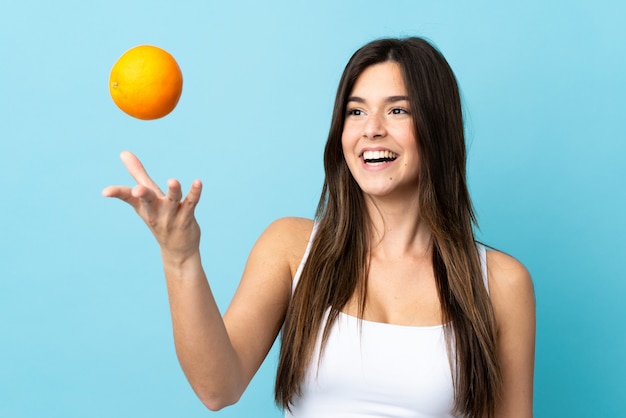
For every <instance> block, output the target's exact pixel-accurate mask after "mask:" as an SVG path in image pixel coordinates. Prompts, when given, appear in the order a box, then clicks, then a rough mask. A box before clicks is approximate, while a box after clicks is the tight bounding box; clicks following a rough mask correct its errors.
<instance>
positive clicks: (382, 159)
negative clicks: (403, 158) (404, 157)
mask: <svg viewBox="0 0 626 418" xmlns="http://www.w3.org/2000/svg"><path fill="white" fill-rule="evenodd" d="M396 158H398V154H396V153H395V152H391V151H387V150H385V151H365V152H363V161H365V164H381V163H387V162H390V161H394V160H395V159H396Z"/></svg>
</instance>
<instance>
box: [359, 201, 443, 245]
mask: <svg viewBox="0 0 626 418" xmlns="http://www.w3.org/2000/svg"><path fill="white" fill-rule="evenodd" d="M366 201H367V208H368V212H369V217H370V219H371V222H372V225H373V228H372V237H371V243H372V248H371V251H372V254H373V255H380V256H385V257H403V256H406V255H413V256H415V255H417V256H425V255H428V254H430V248H431V237H432V235H431V231H430V228H429V227H428V226H427V225H426V223H425V222H424V221H423V219H422V217H421V216H420V210H419V204H418V202H417V198H416V199H413V200H410V201H407V200H406V199H404V200H402V201H398V202H393V201H381V200H380V199H373V198H370V197H366Z"/></svg>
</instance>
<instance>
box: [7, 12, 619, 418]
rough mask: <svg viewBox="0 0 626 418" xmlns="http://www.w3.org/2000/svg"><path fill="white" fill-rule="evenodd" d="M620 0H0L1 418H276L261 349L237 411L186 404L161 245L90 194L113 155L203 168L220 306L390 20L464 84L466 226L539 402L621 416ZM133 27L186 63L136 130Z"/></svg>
mask: <svg viewBox="0 0 626 418" xmlns="http://www.w3.org/2000/svg"><path fill="white" fill-rule="evenodd" d="M547 3H550V4H547ZM625 14H626V6H624V5H623V3H622V2H618V1H601V2H598V1H591V0H586V1H583V0H579V1H567V2H566V1H561V2H558V1H557V2H543V1H539V0H530V1H524V2H517V1H515V2H507V3H506V4H505V2H499V1H472V2H465V1H449V2H426V1H416V0H400V1H396V2H382V1H359V2H352V1H345V2H338V1H335V0H327V1H317V2H302V1H287V0H285V1H274V2H258V1H238V2H230V3H229V2H224V1H219V2H218V1H199V0H198V1H187V2H174V1H168V2H165V1H134V2H128V1H119V0H110V1H107V2H100V3H98V4H87V3H85V2H80V1H70V0H60V1H56V2H43V1H39V2H37V1H33V0H30V1H28V0H24V1H19V2H17V1H14V2H4V3H2V5H0V62H1V65H0V80H1V82H0V126H1V134H0V186H1V188H0V193H1V195H2V196H3V197H2V200H1V202H2V205H1V206H0V207H1V209H0V210H1V211H2V212H1V214H2V216H1V217H0V225H1V228H2V229H1V231H2V240H0V254H1V255H0V267H1V270H0V271H1V273H0V347H1V348H0V352H1V353H2V355H1V356H0V416H6V417H64V418H66V417H112V416H118V417H138V416H150V417H172V416H185V417H201V416H215V417H252V416H254V417H280V416H281V413H280V412H279V411H278V410H276V409H275V407H274V406H273V403H272V392H271V390H272V384H273V377H274V367H275V359H276V351H275V350H274V351H272V353H271V354H270V356H269V358H268V360H267V362H266V363H265V364H264V365H263V367H262V369H261V371H260V372H259V374H258V375H257V376H256V378H255V379H254V381H253V382H252V384H251V386H250V387H249V389H248V391H247V392H246V394H245V395H244V397H243V398H242V400H241V401H240V403H239V404H237V405H236V406H233V407H230V408H227V409H225V410H223V411H221V412H219V413H215V414H211V413H209V412H207V411H206V410H205V409H204V408H203V407H202V405H201V404H200V402H199V401H198V400H197V399H196V398H195V396H194V395H193V393H192V391H191V389H190V388H189V386H188V384H187V383H186V381H185V379H184V377H183V375H182V372H181V371H180V369H179V367H178V364H177V361H176V357H175V354H174V350H173V344H172V336H171V329H170V322H169V321H170V319H169V313H168V307H167V299H166V294H165V285H164V281H163V277H162V271H161V266H160V259H159V252H158V248H157V246H156V244H155V243H154V242H153V239H152V237H151V236H150V234H149V232H148V230H147V229H146V228H145V227H144V225H143V224H142V223H141V222H140V221H139V219H137V218H136V216H135V215H134V214H133V213H132V211H131V210H130V209H129V208H128V207H126V206H125V205H123V204H121V203H120V202H116V201H112V200H106V199H104V198H102V197H101V196H100V190H101V189H102V188H103V187H104V186H106V185H109V184H128V183H130V178H129V176H128V175H127V174H126V173H125V171H124V169H123V167H122V165H121V163H120V162H119V160H118V157H117V156H118V153H119V151H121V150H123V149H130V150H132V151H134V152H135V153H137V154H138V155H139V156H140V157H141V158H142V159H143V160H144V163H145V164H146V166H147V167H148V169H149V170H150V171H151V173H152V175H153V177H154V178H155V180H156V181H157V182H159V183H160V184H163V185H164V184H165V181H166V180H167V178H169V177H172V176H176V177H178V178H179V179H180V180H181V181H182V182H183V184H184V187H185V188H187V187H188V185H189V183H190V182H191V180H193V179H194V178H200V179H202V180H203V181H204V182H205V193H204V196H203V199H202V202H201V204H200V206H199V208H198V217H199V221H200V222H201V225H202V228H203V241H202V251H203V257H204V262H205V265H206V270H207V273H208V275H209V277H210V281H211V283H212V285H213V287H214V290H215V294H216V297H217V298H218V302H219V304H220V306H221V307H222V308H225V307H226V306H227V304H228V302H229V300H230V298H231V296H232V294H233V292H234V290H235V287H236V285H237V282H238V278H239V276H240V274H241V271H242V269H243V264H244V262H245V259H246V257H247V253H248V251H249V249H250V247H251V246H252V244H253V242H254V240H255V239H256V237H257V236H258V235H259V234H260V232H261V231H262V230H263V229H264V228H265V226H266V225H267V224H268V223H269V222H271V221H272V220H273V219H275V218H277V217H281V216H287V215H296V216H309V217H310V216H312V214H313V211H314V208H315V203H316V201H317V196H318V194H319V191H320V186H321V181H322V163H321V154H322V148H323V143H324V140H325V137H326V133H327V129H328V125H329V119H330V111H331V106H332V102H333V95H334V91H335V88H336V85H337V82H338V78H339V75H340V73H341V70H342V69H343V66H344V64H345V62H346V60H347V59H348V58H349V56H350V55H351V53H352V52H353V51H354V50H355V49H356V48H357V47H359V46H360V45H361V44H363V43H365V42H367V41H369V40H371V39H373V38H377V37H382V36H404V35H421V36H426V37H428V38H430V39H432V40H433V41H434V42H435V43H436V44H437V45H438V46H439V47H440V49H441V50H442V51H443V53H444V54H445V55H446V57H447V58H448V60H449V61H450V63H451V65H452V66H453V68H454V70H455V72H456V73H457V76H458V79H459V81H460V84H461V87H462V91H463V96H464V101H465V106H466V109H467V116H468V118H467V131H468V139H469V143H470V155H469V179H470V184H471V190H472V195H473V198H474V202H475V205H476V208H477V211H478V214H479V220H480V226H481V229H480V233H479V235H480V238H481V239H482V240H483V241H485V242H487V243H489V244H491V245H494V246H496V247H498V248H500V249H502V250H504V251H507V252H509V253H511V254H513V255H515V256H516V257H518V258H519V259H520V260H521V261H522V262H524V263H525V264H526V265H527V267H528V268H529V269H530V271H531V273H532V275H533V278H534V282H535V287H536V294H537V313H538V330H537V368H536V385H535V386H536V394H535V399H536V402H535V410H536V416H538V417H591V416H594V417H596V416H597V417H617V416H623V411H624V410H625V409H626V400H625V398H624V396H623V395H624V393H625V390H624V389H625V385H624V383H623V379H622V376H623V375H625V374H626V364H625V361H624V360H623V353H625V352H626V338H625V336H624V335H625V333H624V326H623V324H624V323H625V322H626V308H625V307H624V303H623V299H624V296H626V284H625V282H626V281H625V280H624V279H625V275H626V273H625V271H626V269H625V267H626V265H625V264H626V262H625V261H624V260H625V259H626V249H625V246H624V241H623V237H624V236H625V235H626V221H625V220H624V216H623V212H624V207H625V206H626V192H625V186H626V181H625V180H626V145H625V142H626V141H625V139H626V123H624V116H623V112H624V109H625V108H626V104H625V100H624V97H626V31H625V30H624V29H623V16H624V15H625ZM142 43H150V44H155V45H159V46H161V47H163V48H165V49H167V50H169V51H170V52H171V53H172V54H173V55H174V56H175V57H176V59H177V60H178V62H179V64H180V66H181V68H182V70H183V74H184V77H185V86H184V92H183V96H182V98H181V101H180V103H179V106H178V107H177V109H176V110H175V111H174V112H173V113H172V114H171V115H169V116H168V117H166V118H164V119H161V120H157V121H151V122H142V121H138V120H134V119H132V118H130V117H128V116H126V115H125V114H123V113H122V112H120V111H119V110H118V109H117V108H116V107H115V106H114V104H113V103H112V101H111V99H110V97H109V95H108V90H107V80H108V73H109V70H110V68H111V66H112V65H113V63H114V62H115V60H116V59H117V58H118V57H119V56H120V55H121V54H122V53H123V52H124V51H125V50H126V49H128V48H130V47H132V46H135V45H138V44H142Z"/></svg>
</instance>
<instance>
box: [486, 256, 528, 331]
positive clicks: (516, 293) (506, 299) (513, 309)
mask: <svg viewBox="0 0 626 418" xmlns="http://www.w3.org/2000/svg"><path fill="white" fill-rule="evenodd" d="M487 272H488V279H489V294H490V297H491V300H492V303H493V306H494V312H495V314H496V320H497V321H498V324H499V325H502V324H503V323H505V322H508V321H509V320H513V319H514V318H515V317H518V318H519V315H522V316H530V315H531V313H532V316H533V317H534V310H535V292H534V287H533V282H532V279H531V276H530V273H529V272H528V270H527V269H526V267H525V266H524V265H523V264H522V263H521V262H519V261H518V260H517V259H515V258H514V257H512V256H510V255H508V254H505V253H502V252H500V251H495V250H488V251H487ZM519 319H522V318H519Z"/></svg>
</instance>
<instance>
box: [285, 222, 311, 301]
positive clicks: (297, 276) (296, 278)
mask: <svg viewBox="0 0 626 418" xmlns="http://www.w3.org/2000/svg"><path fill="white" fill-rule="evenodd" d="M317 225H318V224H317V222H315V223H314V224H313V230H312V231H311V237H310V238H309V243H308V244H307V246H306V250H304V255H303V256H302V260H300V265H298V269H297V270H296V274H295V275H294V276H293V281H292V283H291V293H293V291H294V290H295V289H296V286H297V285H298V281H299V280H300V276H301V275H302V269H303V268H304V264H305V263H306V260H307V259H308V258H309V253H310V252H311V247H312V246H313V238H315V234H316V232H317Z"/></svg>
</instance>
